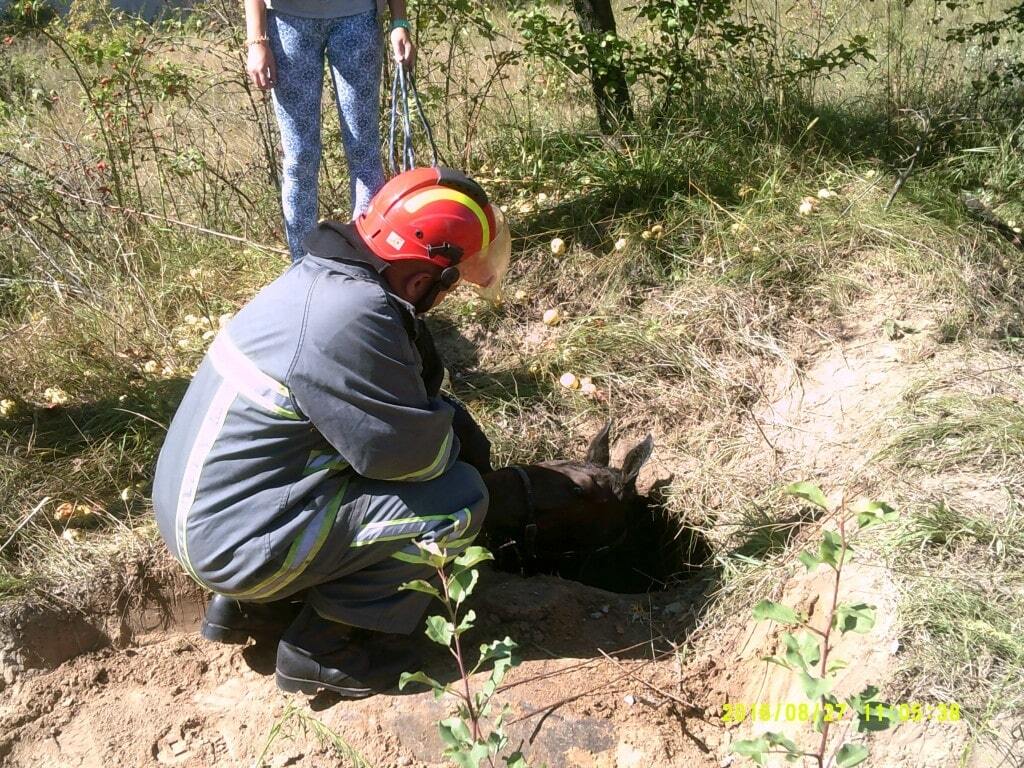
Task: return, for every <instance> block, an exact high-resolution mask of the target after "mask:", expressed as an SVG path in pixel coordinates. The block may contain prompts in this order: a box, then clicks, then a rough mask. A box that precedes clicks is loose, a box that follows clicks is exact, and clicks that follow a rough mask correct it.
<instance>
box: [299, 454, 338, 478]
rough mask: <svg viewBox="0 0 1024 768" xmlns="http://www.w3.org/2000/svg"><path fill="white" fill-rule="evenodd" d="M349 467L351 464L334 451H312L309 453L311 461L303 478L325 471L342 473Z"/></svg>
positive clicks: (303, 471)
mask: <svg viewBox="0 0 1024 768" xmlns="http://www.w3.org/2000/svg"><path fill="white" fill-rule="evenodd" d="M348 467H349V463H348V462H347V461H345V460H344V459H343V458H342V457H341V456H340V455H339V454H337V453H335V452H334V451H321V450H312V451H310V452H309V459H307V461H306V466H305V467H304V468H303V470H302V476H303V477H308V476H309V475H314V474H316V473H317V472H323V471H324V470H328V471H331V472H340V471H341V470H345V469H348Z"/></svg>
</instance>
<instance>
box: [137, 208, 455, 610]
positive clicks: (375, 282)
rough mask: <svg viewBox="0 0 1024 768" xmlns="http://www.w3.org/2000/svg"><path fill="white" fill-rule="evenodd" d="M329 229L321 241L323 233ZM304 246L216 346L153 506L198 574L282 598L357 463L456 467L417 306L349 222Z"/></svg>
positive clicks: (361, 467)
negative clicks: (387, 278)
mask: <svg viewBox="0 0 1024 768" xmlns="http://www.w3.org/2000/svg"><path fill="white" fill-rule="evenodd" d="M317 238H319V239H318V240H317ZM312 239H314V240H316V242H317V243H318V247H317V248H316V249H315V253H316V254H317V255H313V254H307V255H306V256H305V257H304V258H303V259H301V260H300V261H299V262H298V263H296V264H295V265H293V266H292V268H291V269H289V270H288V271H287V272H286V273H285V274H284V275H282V276H281V277H279V278H278V279H277V280H275V281H274V282H272V283H271V284H270V285H268V286H267V287H266V288H264V289H263V290H262V291H261V292H260V293H259V294H258V295H257V296H256V297H255V298H254V299H253V300H252V301H250V302H249V304H247V305H246V306H245V307H243V308H242V309H241V310H240V311H239V312H238V314H237V315H236V316H235V317H234V318H233V319H232V320H231V322H230V323H229V324H228V325H227V326H226V327H225V328H223V329H222V330H221V331H220V333H219V334H218V335H217V337H216V339H215V340H214V342H213V343H212V345H211V346H210V349H209V351H208V352H207V355H206V357H205V359H204V360H203V362H202V364H201V365H200V367H199V370H198V371H197V372H196V375H195V377H194V378H193V380H192V383H191V384H190V386H189V388H188V390H187V391H186V393H185V396H184V398H183V399H182V402H181V405H180V406H179V408H178V411H177V413H176V414H175V416H174V419H173V421H172V422H171V426H170V428H169V429H168V433H167V438H166V441H165V442H164V445H163V448H162V449H161V451H160V457H159V459H158V461H157V468H156V477H155V480H154V484H153V505H154V508H155V510H156V515H157V522H158V524H159V527H160V531H161V534H162V535H163V537H164V539H165V540H166V541H167V543H168V545H169V546H170V548H171V550H172V552H173V553H174V554H175V555H176V556H177V557H178V559H179V560H181V562H182V563H183V564H184V565H185V567H186V568H187V569H188V571H189V572H190V573H191V574H192V575H193V576H194V577H195V578H196V579H198V580H199V581H201V582H203V583H205V584H206V585H208V586H210V587H211V588H213V589H215V590H217V591H219V592H224V593H228V594H234V595H237V596H239V597H249V598H251V599H258V598H261V597H266V596H268V595H271V594H274V593H276V592H279V591H280V590H281V589H283V588H284V587H286V586H287V584H288V583H289V582H290V581H291V580H292V579H294V578H295V577H296V576H297V575H298V574H299V573H301V572H302V571H303V570H304V569H305V568H306V567H308V565H309V563H310V562H311V561H312V560H313V558H314V557H315V556H316V554H317V552H318V551H319V550H320V549H321V547H322V546H323V545H324V542H325V540H326V539H327V537H328V535H330V538H331V541H332V546H333V543H334V542H340V543H342V544H344V545H345V546H347V543H348V542H351V541H352V540H353V539H354V538H355V536H356V533H357V531H358V530H359V526H360V522H361V521H360V520H358V519H353V520H345V519H338V509H339V506H340V505H341V502H342V498H343V496H344V493H345V489H346V485H347V480H348V478H349V477H351V475H352V473H353V472H354V473H358V474H359V475H362V476H364V477H369V478H373V479H377V480H395V481H409V482H416V481H425V480H431V479H433V478H436V477H438V476H439V475H441V474H443V473H444V472H445V471H447V470H448V468H449V467H451V465H452V464H453V463H454V462H455V460H456V457H457V456H458V452H459V445H458V440H457V439H456V438H455V436H454V433H453V431H452V427H451V422H452V413H453V409H452V406H450V405H449V404H448V403H446V402H445V401H444V400H442V399H441V398H439V397H436V396H431V395H430V394H428V392H427V390H426V388H425V386H424V383H423V379H422V361H421V359H420V355H419V353H418V352H417V350H416V345H415V338H414V336H415V333H416V323H415V318H414V315H413V310H412V307H411V306H409V305H408V303H406V302H404V301H403V300H401V299H400V298H398V297H396V296H395V295H394V294H392V293H391V292H390V291H389V290H388V289H387V284H386V283H385V282H384V280H383V278H382V277H381V275H380V274H379V273H378V269H379V268H381V266H382V265H381V264H380V263H379V261H377V260H376V258H375V257H374V256H373V255H372V254H370V253H369V251H366V249H365V248H364V247H363V246H362V244H361V241H359V240H358V236H357V235H355V234H354V229H353V228H351V227H349V226H347V225H346V226H340V227H338V226H334V227H333V228H332V229H329V230H328V229H327V228H325V227H321V229H320V230H319V231H318V232H317V233H316V235H315V237H314V238H312Z"/></svg>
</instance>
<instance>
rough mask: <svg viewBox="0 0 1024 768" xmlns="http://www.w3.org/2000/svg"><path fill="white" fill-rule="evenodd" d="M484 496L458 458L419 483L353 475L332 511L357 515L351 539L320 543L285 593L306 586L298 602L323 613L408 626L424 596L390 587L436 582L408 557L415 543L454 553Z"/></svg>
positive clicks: (475, 526) (416, 620)
mask: <svg viewBox="0 0 1024 768" xmlns="http://www.w3.org/2000/svg"><path fill="white" fill-rule="evenodd" d="M487 502H488V497H487V486H485V485H484V483H483V480H482V479H481V477H480V473H479V472H477V471H476V470H475V469H474V468H473V467H471V466H470V465H469V464H465V463H463V462H461V461H460V462H456V463H455V464H454V465H452V468H451V469H450V470H448V472H446V473H445V474H443V475H441V476H440V477H438V478H437V479H435V480H428V481H426V482H420V483H408V482H393V481H387V480H370V479H367V478H363V477H358V476H356V477H353V478H351V479H350V480H349V483H348V488H347V490H346V492H345V496H344V500H343V502H342V506H341V508H340V509H339V511H338V517H339V518H341V517H350V518H351V517H355V518H358V519H360V520H362V524H361V525H360V527H359V529H358V531H357V533H356V536H355V539H353V540H351V541H348V540H347V539H348V537H344V538H343V540H342V541H341V542H338V545H335V544H333V543H332V542H330V541H328V542H326V543H325V544H324V546H323V548H322V549H321V550H320V552H319V553H318V554H317V557H316V558H315V559H314V560H313V562H312V563H311V564H310V566H309V568H308V569H307V570H306V571H305V572H304V573H303V574H302V575H301V576H299V578H298V579H296V581H295V582H293V583H292V584H291V585H290V586H289V588H288V589H287V593H288V594H293V593H295V592H298V591H301V590H303V589H306V590H308V591H307V592H306V602H308V603H309V604H310V605H311V606H312V607H313V608H314V609H315V610H316V612H317V613H318V614H320V615H321V616H323V617H324V618H325V619H330V620H332V621H338V622H343V623H345V624H350V625H352V626H356V627H363V628H364V629H372V630H377V631H379V632H398V633H404V634H408V633H410V632H413V631H414V630H416V629H417V628H418V627H419V626H420V625H421V624H422V621H423V614H424V611H425V610H426V609H427V607H428V605H429V603H430V600H431V598H430V596H429V595H426V594H423V593H422V592H413V591H410V590H399V589H397V585H400V584H402V583H403V582H407V581H411V580H413V579H426V580H427V581H430V582H431V583H433V584H435V585H436V584H437V582H438V579H437V574H436V572H435V571H434V570H433V569H432V568H429V567H427V566H423V565H420V564H418V563H410V562H408V558H409V557H410V556H414V555H417V554H419V548H418V547H417V546H416V542H438V543H441V544H443V545H444V546H445V548H446V550H447V553H448V554H449V556H454V555H457V554H458V553H460V552H462V551H463V550H464V549H465V548H466V547H467V546H469V545H470V544H471V543H472V541H473V539H474V538H475V537H476V535H477V534H478V533H479V532H480V526H481V525H482V524H483V521H484V516H485V515H486V513H487ZM285 596H286V595H285V594H280V595H277V596H275V597H278V598H279V597H285ZM271 599H273V598H271Z"/></svg>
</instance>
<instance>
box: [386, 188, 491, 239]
mask: <svg viewBox="0 0 1024 768" xmlns="http://www.w3.org/2000/svg"><path fill="white" fill-rule="evenodd" d="M438 200H451V201H453V202H456V203H462V204H463V205H464V206H466V207H467V208H469V210H471V211H472V212H473V213H475V214H476V217H477V218H478V219H480V231H481V232H482V233H483V240H481V241H480V249H481V250H483V249H484V248H486V247H487V244H488V243H489V242H491V225H490V224H489V223H488V222H487V214H485V213H484V209H483V208H481V207H480V206H479V205H477V203H476V200H474V199H473V198H471V197H470V196H469V195H467V194H465V193H463V192H459V191H458V190H457V189H449V188H447V187H441V188H439V189H428V190H425V191H423V192H420V193H419V194H418V195H413V196H412V197H410V198H409V199H408V200H406V201H405V210H407V211H408V212H409V213H416V211H418V210H419V209H420V208H422V207H423V206H425V205H428V204H430V203H434V202H437V201H438Z"/></svg>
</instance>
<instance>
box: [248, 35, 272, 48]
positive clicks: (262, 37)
mask: <svg viewBox="0 0 1024 768" xmlns="http://www.w3.org/2000/svg"><path fill="white" fill-rule="evenodd" d="M269 42H270V38H269V37H267V36H266V35H260V36H259V37H254V38H252V39H250V40H246V41H245V47H246V48H252V47H253V46H254V45H259V44H260V43H269Z"/></svg>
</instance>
